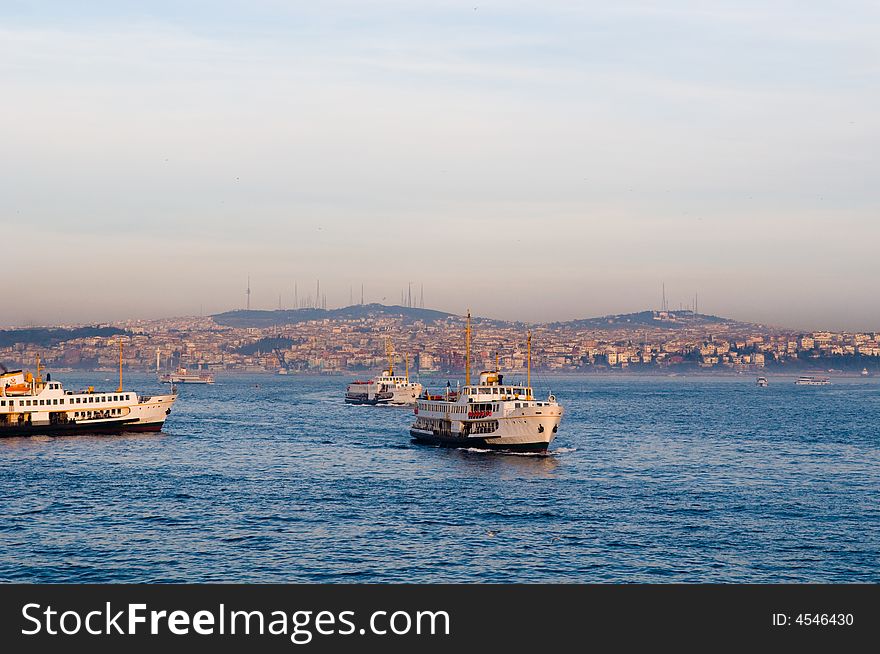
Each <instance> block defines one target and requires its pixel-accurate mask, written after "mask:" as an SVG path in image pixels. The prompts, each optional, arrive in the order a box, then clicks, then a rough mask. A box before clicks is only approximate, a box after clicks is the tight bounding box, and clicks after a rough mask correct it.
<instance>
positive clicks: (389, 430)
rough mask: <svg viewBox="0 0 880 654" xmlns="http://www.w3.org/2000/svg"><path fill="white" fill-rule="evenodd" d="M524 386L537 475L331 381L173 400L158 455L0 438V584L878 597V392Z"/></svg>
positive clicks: (124, 441) (234, 383)
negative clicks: (556, 419) (584, 585)
mask: <svg viewBox="0 0 880 654" xmlns="http://www.w3.org/2000/svg"><path fill="white" fill-rule="evenodd" d="M106 376H107V375H106V374H103V375H102V374H100V373H98V374H97V375H92V376H83V375H74V376H71V375H68V376H67V378H66V379H61V381H64V382H65V383H66V384H67V386H68V387H81V386H84V385H87V384H95V382H96V381H97V382H99V383H98V384H96V385H97V386H99V387H100V386H102V385H103V386H104V387H106V388H112V387H113V386H114V384H113V382H112V381H111V380H107V381H103V377H106ZM58 377H64V376H63V375H58ZM435 381H436V382H438V385H441V384H445V381H446V379H445V378H444V379H442V380H435ZM543 381H544V385H545V387H546V386H548V385H549V386H552V390H553V392H554V393H555V394H556V395H557V397H558V398H559V400H560V402H562V403H563V404H564V406H565V408H566V415H565V418H564V419H563V423H562V426H561V429H560V432H559V436H558V438H557V440H556V441H555V442H554V443H553V445H552V448H551V454H550V455H548V456H535V455H512V454H499V453H486V452H476V451H458V450H444V449H436V448H431V447H425V446H419V445H413V444H411V443H410V440H409V437H408V431H407V427H408V425H409V423H410V421H411V417H412V416H411V412H410V411H409V410H407V409H395V408H389V407H378V408H377V407H352V406H346V405H344V404H343V403H342V394H343V392H344V386H345V382H346V378H341V377H322V378H317V377H297V376H287V377H282V376H269V375H263V376H220V377H218V383H217V384H215V385H213V386H181V387H180V399H179V401H178V403H177V405H176V406H175V408H174V412H173V413H172V415H171V416H170V419H169V421H168V423H167V424H166V427H165V430H164V431H163V432H162V433H159V434H136V435H135V434H132V435H121V436H110V437H108V436H94V437H89V436H66V437H59V438H50V437H31V438H12V439H0V580H2V581H26V582H221V581H227V582H235V581H241V582H875V583H876V582H878V581H880V383H878V381H877V380H876V379H873V378H869V379H837V380H835V382H834V384H833V385H832V386H826V387H797V386H795V385H794V384H793V383H792V379H791V378H772V377H771V383H770V386H769V388H765V389H760V388H757V387H756V386H755V385H754V378H752V377H746V376H742V377H699V376H693V377H687V376H682V377H637V376H623V375H620V376H618V375H607V376H585V377H564V378H563V377H560V378H549V379H544V380H543ZM100 382H103V383H100ZM453 383H454V381H453ZM130 385H131V386H133V387H135V388H139V389H143V390H144V391H148V392H149V391H156V390H158V386H157V385H156V384H155V382H153V381H152V380H151V379H150V378H148V377H140V378H137V377H136V378H134V379H133V380H132V381H131V384H130ZM166 389H167V387H166ZM544 390H545V392H546V390H548V389H547V388H545V389H544Z"/></svg>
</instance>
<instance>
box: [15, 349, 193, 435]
mask: <svg viewBox="0 0 880 654" xmlns="http://www.w3.org/2000/svg"><path fill="white" fill-rule="evenodd" d="M42 370H43V369H42V367H41V366H40V361H39V359H37V375H36V377H34V376H33V375H32V374H31V373H25V372H23V371H21V370H13V371H11V372H6V373H4V374H2V375H0V437H3V436H30V435H48V436H60V435H64V434H115V433H120V432H130V431H159V430H160V429H162V425H163V424H164V423H165V419H166V418H167V417H168V415H169V414H170V413H171V406H172V405H173V404H174V401H175V400H176V399H177V395H176V394H175V393H173V392H172V393H171V394H170V395H152V396H143V395H138V394H137V393H134V392H132V391H126V390H123V388H122V361H121V355H120V367H119V387H118V388H117V389H116V390H115V391H107V392H102V391H96V390H95V389H94V387H91V386H90V387H89V388H87V389H86V390H83V391H68V390H64V387H63V386H62V385H61V383H60V382H57V381H54V380H52V378H51V375H49V374H47V375H46V379H45V380H43V378H42V375H41V372H42Z"/></svg>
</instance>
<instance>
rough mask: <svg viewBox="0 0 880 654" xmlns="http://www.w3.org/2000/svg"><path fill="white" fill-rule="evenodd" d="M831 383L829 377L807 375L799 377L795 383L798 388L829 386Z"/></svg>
mask: <svg viewBox="0 0 880 654" xmlns="http://www.w3.org/2000/svg"><path fill="white" fill-rule="evenodd" d="M830 383H831V380H830V379H828V377H810V376H807V375H803V376H801V377H798V379H797V381H796V382H795V384H797V385H798V386H828V385H829V384H830Z"/></svg>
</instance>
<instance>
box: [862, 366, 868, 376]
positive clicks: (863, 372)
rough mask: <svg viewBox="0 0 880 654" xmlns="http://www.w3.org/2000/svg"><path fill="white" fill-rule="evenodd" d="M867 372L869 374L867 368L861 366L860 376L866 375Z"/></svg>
mask: <svg viewBox="0 0 880 654" xmlns="http://www.w3.org/2000/svg"><path fill="white" fill-rule="evenodd" d="M868 374H869V373H868V369H867V368H862V377H867V376H868Z"/></svg>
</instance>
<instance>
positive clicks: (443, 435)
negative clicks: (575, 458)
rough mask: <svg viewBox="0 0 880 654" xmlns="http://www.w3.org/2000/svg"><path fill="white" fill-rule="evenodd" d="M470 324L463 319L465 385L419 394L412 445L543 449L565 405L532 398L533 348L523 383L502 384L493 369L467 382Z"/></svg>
mask: <svg viewBox="0 0 880 654" xmlns="http://www.w3.org/2000/svg"><path fill="white" fill-rule="evenodd" d="M470 327H471V316H470V313H468V317H467V339H466V343H467V353H466V356H465V385H464V387H463V388H461V389H460V390H455V391H453V390H451V389H450V388H449V387H447V389H446V391H445V393H443V394H437V395H431V394H430V393H424V394H422V395H421V396H420V397H419V400H418V403H417V404H416V408H415V410H414V413H415V416H416V417H415V422H413V424H412V426H411V427H410V432H409V433H410V436H412V438H413V440H414V441H415V442H416V443H424V444H427V445H438V446H441V447H459V448H477V449H491V450H505V451H515V452H545V451H546V450H547V447H548V446H549V445H550V443H551V442H552V441H553V438H554V437H555V436H556V433H557V432H558V431H559V423H560V421H561V420H562V414H563V408H562V407H561V406H560V405H559V403H558V402H557V401H556V398H555V397H554V396H553V395H550V396H549V397H548V398H547V399H546V400H543V401H542V400H536V399H535V397H534V394H533V392H532V388H531V346H532V337H531V334H529V337H528V350H529V355H528V368H527V377H526V383H525V384H505V383H504V377H503V375H502V374H501V373H500V372H499V371H498V370H497V367H498V366H497V365H496V370H494V371H485V372H482V373H480V383H479V384H476V385H471V383H470Z"/></svg>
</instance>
